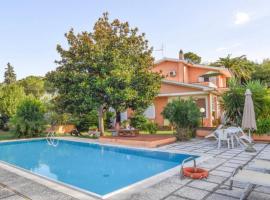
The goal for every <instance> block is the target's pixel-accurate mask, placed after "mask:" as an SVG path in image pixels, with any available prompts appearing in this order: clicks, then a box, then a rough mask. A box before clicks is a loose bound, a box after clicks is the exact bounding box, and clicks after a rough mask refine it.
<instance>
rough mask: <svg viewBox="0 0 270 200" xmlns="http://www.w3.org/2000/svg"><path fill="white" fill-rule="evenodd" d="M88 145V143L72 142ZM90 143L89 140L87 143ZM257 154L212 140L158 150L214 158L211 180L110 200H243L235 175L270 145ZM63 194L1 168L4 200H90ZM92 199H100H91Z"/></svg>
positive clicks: (170, 183) (169, 184) (167, 183)
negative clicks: (233, 181) (232, 181)
mask: <svg viewBox="0 0 270 200" xmlns="http://www.w3.org/2000/svg"><path fill="white" fill-rule="evenodd" d="M72 140H79V141H85V139H79V138H78V139H72ZM87 141H88V140H87ZM255 148H256V149H257V152H256V153H247V152H245V151H244V150H243V149H242V148H240V147H239V148H235V149H227V148H222V149H220V150H218V149H217V148H216V143H215V142H213V141H208V140H199V139H193V140H192V141H188V142H177V143H174V144H170V145H166V146H163V147H159V148H155V149H157V150H162V151H168V152H178V153H189V154H201V155H206V156H211V157H212V158H210V159H208V160H207V161H205V162H203V163H201V164H199V166H200V167H203V168H205V169H208V170H209V171H210V176H209V177H208V179H206V180H190V179H184V180H180V179H179V175H170V176H168V178H166V179H164V180H161V181H159V182H158V183H156V184H154V185H151V186H146V187H145V188H141V190H139V191H138V190H133V189H130V190H127V191H125V192H123V193H119V194H116V195H114V196H112V197H109V198H108V200H182V199H186V200H192V199H193V200H235V199H239V197H240V195H241V194H242V192H243V191H244V187H245V186H246V185H245V184H241V183H236V184H235V185H234V187H233V190H228V183H229V181H228V180H229V177H230V175H231V172H232V171H233V170H234V169H235V168H236V167H238V166H239V165H244V166H245V168H249V167H250V166H249V165H250V164H251V163H252V162H253V161H254V160H255V159H256V158H260V157H264V156H265V155H268V156H269V155H270V144H263V143H257V144H255ZM67 191H68V190H67ZM67 191H66V192H64V193H63V192H59V190H58V187H51V186H50V185H48V184H45V183H44V184H42V183H40V182H37V181H36V180H32V179H30V178H29V177H25V176H22V175H18V173H16V171H10V170H8V169H7V168H5V167H3V166H1V165H0V199H5V200H17V199H33V200H45V199H46V200H47V199H50V200H54V199H55V200H56V199H59V200H60V199H61V200H66V199H72V200H75V199H87V198H86V197H85V196H84V195H85V194H84V195H83V194H82V198H80V197H79V196H78V195H77V198H76V197H75V196H76V195H74V194H73V193H69V192H67ZM88 199H92V200H94V199H98V198H94V197H90V196H89V198H88ZM248 199H249V200H267V199H270V188H269V187H256V188H255V189H254V190H253V191H252V192H251V193H250V194H249V196H248Z"/></svg>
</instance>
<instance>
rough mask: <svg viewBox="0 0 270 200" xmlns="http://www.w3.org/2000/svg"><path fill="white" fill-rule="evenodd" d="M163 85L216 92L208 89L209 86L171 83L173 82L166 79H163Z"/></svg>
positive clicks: (210, 88)
mask: <svg viewBox="0 0 270 200" xmlns="http://www.w3.org/2000/svg"><path fill="white" fill-rule="evenodd" d="M162 83H166V84H171V85H177V86H182V87H189V88H194V89H199V90H202V91H214V90H215V88H214V87H208V86H204V85H199V84H192V83H182V82H178V81H171V80H166V79H163V80H162Z"/></svg>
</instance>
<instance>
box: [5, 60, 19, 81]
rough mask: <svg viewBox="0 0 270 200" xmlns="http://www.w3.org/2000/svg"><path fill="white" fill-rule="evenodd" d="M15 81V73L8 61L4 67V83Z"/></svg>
mask: <svg viewBox="0 0 270 200" xmlns="http://www.w3.org/2000/svg"><path fill="white" fill-rule="evenodd" d="M15 82H16V74H15V71H14V68H13V66H12V65H11V64H10V63H8V64H7V67H6V68H5V74H4V83H6V84H11V83H15Z"/></svg>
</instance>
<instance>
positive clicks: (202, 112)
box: [200, 108, 205, 127]
mask: <svg viewBox="0 0 270 200" xmlns="http://www.w3.org/2000/svg"><path fill="white" fill-rule="evenodd" d="M204 112H205V108H200V113H201V115H202V127H203V114H204Z"/></svg>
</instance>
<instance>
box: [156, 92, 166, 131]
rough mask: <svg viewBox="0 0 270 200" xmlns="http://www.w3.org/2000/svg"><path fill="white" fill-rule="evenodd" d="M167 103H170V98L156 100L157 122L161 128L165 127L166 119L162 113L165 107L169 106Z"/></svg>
mask: <svg viewBox="0 0 270 200" xmlns="http://www.w3.org/2000/svg"><path fill="white" fill-rule="evenodd" d="M167 103H168V97H157V98H156V99H155V100H154V106H155V110H156V116H155V122H156V123H157V124H158V125H159V126H163V125H164V119H163V116H162V114H161V113H162V111H163V110H164V107H165V106H166V105H167Z"/></svg>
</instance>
